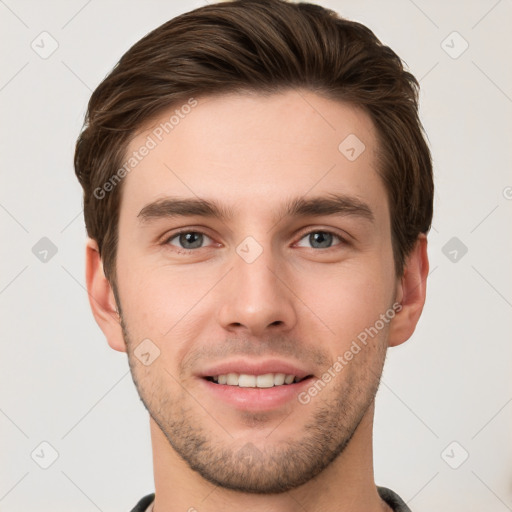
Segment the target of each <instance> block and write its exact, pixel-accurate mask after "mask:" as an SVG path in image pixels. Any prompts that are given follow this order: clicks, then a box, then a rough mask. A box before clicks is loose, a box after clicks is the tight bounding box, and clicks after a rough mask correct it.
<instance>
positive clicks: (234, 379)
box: [226, 373, 238, 386]
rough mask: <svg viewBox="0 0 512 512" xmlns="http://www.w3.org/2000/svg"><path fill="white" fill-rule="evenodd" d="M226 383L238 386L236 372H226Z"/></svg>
mask: <svg viewBox="0 0 512 512" xmlns="http://www.w3.org/2000/svg"><path fill="white" fill-rule="evenodd" d="M226 384H228V385H229V386H238V373H228V375H227V380H226Z"/></svg>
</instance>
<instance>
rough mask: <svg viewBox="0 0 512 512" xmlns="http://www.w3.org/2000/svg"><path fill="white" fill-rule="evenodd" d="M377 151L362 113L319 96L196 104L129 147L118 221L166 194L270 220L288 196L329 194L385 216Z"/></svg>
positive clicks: (225, 98)
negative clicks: (211, 201)
mask: <svg viewBox="0 0 512 512" xmlns="http://www.w3.org/2000/svg"><path fill="white" fill-rule="evenodd" d="M144 148H147V149H145V150H144ZM376 150H377V137H376V132H375V128H374V125H373V122H372V121H371V118H370V117H369V116H368V115H367V114H366V113H365V112H364V111H362V110H361V109H358V108H355V107H353V106H351V105H349V104H346V103H342V102H339V101H334V100H328V99H326V98H323V97H321V96H319V95H317V94H314V93H312V92H308V91H304V90H301V91H298V90H297V91H294V90H290V91H287V92H284V93H279V94H274V95H271V96H262V95H259V94H224V95H219V96H206V97H200V98H194V99H191V100H189V101H188V102H187V101H185V102H183V103H182V104H180V105H175V106H174V107H173V108H171V109H168V110H167V111H166V112H164V113H163V114H162V115H161V116H159V117H158V118H157V119H154V120H152V122H151V123H148V124H146V125H145V126H144V127H143V128H141V130H139V132H138V133H137V135H136V136H135V137H134V138H133V139H132V141H131V142H130V144H129V146H128V149H127V153H126V161H128V159H130V160H132V164H133V166H128V169H129V172H128V173H126V177H125V178H124V179H125V183H124V186H123V194H122V196H123V198H122V203H121V216H122V215H123V211H124V212H129V213H130V215H131V216H133V215H135V216H136V215H137V214H138V212H139V211H140V210H141V209H142V208H143V207H144V206H145V205H146V204H148V203H149V202H152V201H155V200H158V199H159V198H164V197H165V196H180V197H204V198H215V199H218V200H219V201H221V202H223V203H224V204H226V205H229V207H230V208H231V209H232V210H233V211H237V212H238V211H239V213H240V214H241V215H243V214H244V212H245V214H249V211H248V205H250V206H251V209H252V212H253V213H255V212H256V210H255V209H254V208H259V211H260V213H262V214H263V213H265V212H269V214H271V210H273V209H275V208H277V207H278V206H279V203H280V199H282V198H283V196H285V197H286V198H291V197H299V196H305V195H308V194H309V195H319V194H322V193H326V192H327V193H330V192H335V193H342V194H345V195H350V196H352V197H355V198H358V199H361V200H364V201H365V202H370V203H373V204H374V209H375V210H377V214H378V215H380V214H383V213H385V210H386V200H385V199H384V200H383V197H384V196H385V193H383V192H385V191H384V188H383V183H382V180H381V179H380V177H379V176H378V173H377V170H376V165H377V164H376V162H377V161H376ZM142 153H144V155H142ZM379 208H380V209H381V210H382V211H381V212H379Z"/></svg>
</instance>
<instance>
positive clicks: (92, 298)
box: [85, 238, 126, 352]
mask: <svg viewBox="0 0 512 512" xmlns="http://www.w3.org/2000/svg"><path fill="white" fill-rule="evenodd" d="M85 265H86V271H85V274H86V284H87V292H88V295H89V304H90V306H91V310H92V313H93V315H94V318H95V320H96V323H97V324H98V325H99V327H100V329H101V330H102V331H103V334H105V337H106V338H107V341H108V344H109V345H110V346H111V347H112V348H113V349H114V350H118V351H119V352H126V345H125V342H124V338H123V331H122V328H121V318H120V316H119V313H118V311H117V305H116V301H115V298H114V293H113V291H112V286H111V285H110V283H109V281H108V279H107V278H106V277H105V274H104V272H103V263H102V261H101V257H100V253H99V250H98V244H97V242H96V241H95V240H93V239H91V238H89V239H88V240H87V244H86V252H85Z"/></svg>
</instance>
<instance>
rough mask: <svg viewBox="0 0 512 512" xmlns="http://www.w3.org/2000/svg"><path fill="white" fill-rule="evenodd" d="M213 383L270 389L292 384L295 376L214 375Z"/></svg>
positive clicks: (283, 374)
mask: <svg viewBox="0 0 512 512" xmlns="http://www.w3.org/2000/svg"><path fill="white" fill-rule="evenodd" d="M212 378H213V381H214V382H218V383H219V384H227V385H228V386H239V387H241V388H271V387H273V386H282V385H283V384H292V383H293V382H294V381H295V378H296V377H295V375H291V374H290V375H287V374H285V373H265V374H263V375H248V374H246V373H228V374H225V375H214V376H213V377H212Z"/></svg>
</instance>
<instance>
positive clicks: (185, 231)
mask: <svg viewBox="0 0 512 512" xmlns="http://www.w3.org/2000/svg"><path fill="white" fill-rule="evenodd" d="M184 233H196V234H199V235H204V236H206V237H208V238H210V239H211V237H210V236H208V235H207V234H206V233H204V232H203V231H199V230H194V229H182V230H180V231H176V232H175V233H173V234H172V235H170V236H168V237H166V238H165V239H164V241H163V242H162V245H164V246H171V247H173V249H174V250H176V251H177V252H178V253H180V254H183V253H185V254H189V253H193V252H197V251H198V250H199V249H205V247H198V248H196V249H185V248H184V247H177V246H175V245H171V244H170V243H169V242H170V241H171V240H173V239H174V238H176V237H178V236H180V235H182V234H184ZM312 233H325V234H328V235H332V236H333V237H335V238H337V239H338V240H339V242H340V243H338V244H336V245H333V246H331V247H326V248H324V249H315V247H311V249H314V250H317V251H329V250H330V249H334V248H336V247H338V246H339V245H348V244H349V242H348V241H347V240H346V239H345V238H343V237H342V236H341V235H339V234H338V233H335V232H334V231H329V230H327V229H312V230H310V231H306V232H304V233H302V234H301V236H300V238H299V239H298V241H300V240H302V239H303V238H305V237H306V236H308V235H311V234H312Z"/></svg>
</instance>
